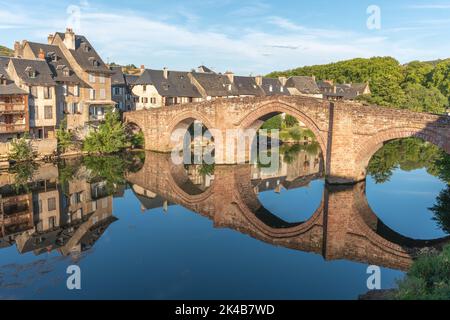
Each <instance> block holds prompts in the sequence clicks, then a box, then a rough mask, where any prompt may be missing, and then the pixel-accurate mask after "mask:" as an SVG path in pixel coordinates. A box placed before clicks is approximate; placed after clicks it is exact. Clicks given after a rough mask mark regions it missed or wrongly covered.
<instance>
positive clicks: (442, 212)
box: [430, 185, 450, 234]
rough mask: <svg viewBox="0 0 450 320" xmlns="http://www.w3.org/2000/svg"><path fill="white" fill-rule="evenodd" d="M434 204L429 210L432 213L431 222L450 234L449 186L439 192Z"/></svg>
mask: <svg viewBox="0 0 450 320" xmlns="http://www.w3.org/2000/svg"><path fill="white" fill-rule="evenodd" d="M436 202H437V203H436V204H435V205H434V207H432V208H430V210H431V211H432V212H433V213H434V218H433V220H434V221H436V222H437V224H438V226H439V227H440V228H441V229H442V230H444V231H445V232H446V233H448V234H450V185H449V186H447V188H446V189H444V190H442V191H441V193H440V195H439V197H438V198H437V199H436Z"/></svg>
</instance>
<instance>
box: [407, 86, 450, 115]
mask: <svg viewBox="0 0 450 320" xmlns="http://www.w3.org/2000/svg"><path fill="white" fill-rule="evenodd" d="M404 91H405V94H406V100H405V104H404V107H405V108H407V109H409V110H412V111H417V112H429V113H439V114H442V113H444V112H445V110H446V109H447V105H448V98H447V97H445V96H444V95H443V94H442V93H441V92H440V91H439V90H438V89H437V88H434V87H432V88H426V87H424V86H422V85H421V84H418V83H414V84H413V83H408V84H407V85H406V86H405V88H404Z"/></svg>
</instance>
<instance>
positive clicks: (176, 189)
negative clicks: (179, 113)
mask: <svg viewBox="0 0 450 320" xmlns="http://www.w3.org/2000/svg"><path fill="white" fill-rule="evenodd" d="M380 159H384V156H383V154H380ZM378 160H379V159H378ZM390 160H392V159H390ZM403 160H404V159H403V158H401V157H400V158H399V159H396V160H395V161H391V163H389V165H388V166H387V167H388V169H386V166H382V165H381V164H380V163H379V162H378V163H376V164H374V165H373V167H372V168H371V173H372V175H371V176H369V177H368V179H367V182H366V183H363V184H359V185H357V186H352V187H346V188H336V187H329V186H326V185H325V182H324V179H323V160H322V157H321V154H320V151H319V150H317V149H316V150H315V149H314V148H305V147H298V148H293V149H288V150H285V152H284V153H283V152H282V153H281V156H280V166H279V168H278V169H275V170H274V169H270V168H264V167H263V166H258V165H245V166H240V167H226V168H222V167H220V166H217V167H215V168H214V167H207V166H186V167H184V166H181V167H180V166H173V165H171V163H170V161H168V158H167V157H166V156H164V155H158V154H152V153H147V154H146V155H145V160H144V158H143V157H142V156H140V157H138V156H136V157H134V158H131V157H130V159H128V158H127V159H124V158H123V157H119V158H113V157H109V158H105V159H99V158H85V159H77V160H71V161H66V162H65V163H60V164H58V165H53V164H42V165H40V167H38V168H16V169H15V171H14V170H12V171H10V172H4V173H3V174H2V175H1V176H0V177H1V179H2V180H1V184H0V185H1V188H0V193H1V195H2V197H1V199H0V201H1V203H2V220H1V223H2V234H1V237H2V240H1V248H0V297H1V298H3V299H35V298H39V299H51V298H58V299H60V298H62V299H78V298H85V299H99V298H101V299H110V298H111V299H356V298H357V297H358V295H360V294H364V293H366V292H367V291H368V289H367V287H366V280H367V277H368V275H367V274H366V270H367V267H368V266H369V265H371V264H378V265H379V266H380V267H381V268H382V287H383V288H392V287H394V286H395V281H396V279H399V278H401V277H402V276H403V275H404V272H405V271H406V270H407V268H408V264H409V263H410V262H411V261H412V260H411V258H410V257H409V256H408V254H406V253H405V252H407V249H408V248H410V247H417V246H421V245H422V246H423V244H421V243H420V242H414V240H430V239H440V238H443V237H446V236H447V232H446V231H444V230H445V226H442V225H439V223H438V222H437V221H436V220H433V218H435V217H436V213H434V212H433V211H431V210H429V208H432V207H433V206H434V205H435V204H436V203H437V197H438V196H439V195H440V193H441V192H443V190H445V189H446V188H447V183H445V182H444V180H443V179H442V177H441V176H440V175H439V174H436V171H435V170H434V171H433V170H430V168H429V164H424V163H420V161H417V163H416V164H415V166H413V167H414V168H411V166H410V167H408V168H405V166H404V164H403V163H402V161H403ZM381 167H383V169H380V170H378V169H377V168H381ZM381 171H382V172H381ZM430 171H432V172H431V173H429V172H430ZM30 172H31V174H32V175H31V176H32V178H31V179H30ZM380 172H381V173H382V175H381V176H382V178H380V176H379V173H380ZM386 173H387V175H386ZM386 176H388V178H387V179H386V178H385V177H386ZM227 186H228V188H227ZM364 190H365V192H364ZM344 200H345V201H344ZM242 208H247V209H248V211H245V210H244V209H242ZM252 210H253V211H252ZM336 217H337V219H335V218H336ZM355 221H356V222H355ZM362 222H364V223H363V224H361V223H362ZM362 225H365V226H366V227H364V226H362ZM355 233H356V234H357V235H356V236H355ZM380 239H385V240H384V242H383V241H381V240H380ZM386 239H387V240H386ZM442 241H444V240H442ZM411 243H412V244H411ZM391 244H392V246H391ZM392 248H394V249H392ZM399 248H400V249H401V248H404V250H405V251H404V252H400V251H399V250H400V249H399ZM402 250H403V249H402ZM380 257H381V258H380ZM72 264H77V265H79V266H80V267H81V272H82V289H81V290H79V291H69V290H68V289H67V288H66V279H67V274H66V268H67V267H68V266H69V265H72Z"/></svg>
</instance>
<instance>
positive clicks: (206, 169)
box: [198, 163, 215, 177]
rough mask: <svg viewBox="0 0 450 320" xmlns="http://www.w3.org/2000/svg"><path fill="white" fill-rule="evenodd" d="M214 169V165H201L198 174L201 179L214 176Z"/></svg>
mask: <svg viewBox="0 0 450 320" xmlns="http://www.w3.org/2000/svg"><path fill="white" fill-rule="evenodd" d="M214 169H215V166H214V164H206V163H203V164H202V165H200V167H199V168H198V173H199V174H200V175H201V176H203V177H206V176H212V175H214Z"/></svg>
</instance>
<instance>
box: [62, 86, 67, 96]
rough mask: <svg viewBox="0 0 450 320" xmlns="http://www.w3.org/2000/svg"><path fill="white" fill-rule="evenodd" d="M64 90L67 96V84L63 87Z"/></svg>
mask: <svg viewBox="0 0 450 320" xmlns="http://www.w3.org/2000/svg"><path fill="white" fill-rule="evenodd" d="M62 90H63V95H65V96H67V84H64V85H63V86H62Z"/></svg>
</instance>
